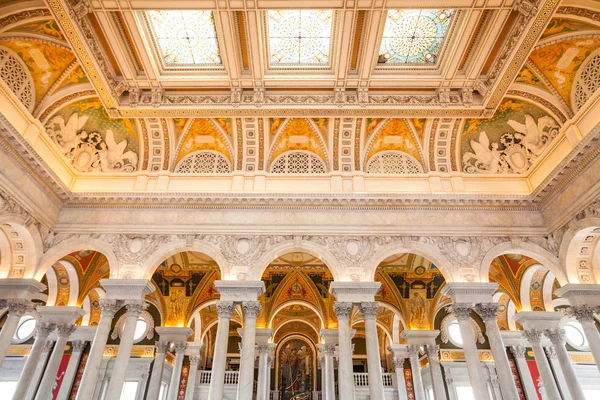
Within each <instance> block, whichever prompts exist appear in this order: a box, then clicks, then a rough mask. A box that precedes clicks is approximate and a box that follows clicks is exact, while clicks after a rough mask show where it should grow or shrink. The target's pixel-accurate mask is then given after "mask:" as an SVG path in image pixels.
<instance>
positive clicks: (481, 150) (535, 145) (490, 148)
mask: <svg viewBox="0 0 600 400" xmlns="http://www.w3.org/2000/svg"><path fill="white" fill-rule="evenodd" d="M506 124H507V125H508V126H510V127H511V128H512V129H513V130H514V132H505V133H504V134H503V135H502V136H501V137H500V143H497V142H496V143H490V139H489V137H488V135H487V133H486V132H485V131H481V132H480V133H479V141H475V140H471V142H470V144H471V149H473V152H466V153H465V154H463V157H462V162H463V168H464V171H465V172H468V173H485V174H499V173H504V174H510V173H512V174H514V173H516V174H519V173H523V172H526V171H527V170H528V169H529V167H531V165H532V164H533V162H534V161H535V160H536V159H537V158H538V157H539V156H540V155H541V154H542V153H543V151H544V150H545V149H546V148H547V147H548V146H549V145H550V142H551V141H552V139H554V138H555V137H556V135H557V134H558V131H559V129H560V127H559V125H558V124H557V123H556V121H555V120H554V119H553V118H552V117H549V116H543V117H540V118H538V120H537V122H536V121H535V119H534V117H533V116H531V115H525V116H524V122H519V121H515V120H513V119H511V120H508V121H507V122H506Z"/></svg>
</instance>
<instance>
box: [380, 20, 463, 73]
mask: <svg viewBox="0 0 600 400" xmlns="http://www.w3.org/2000/svg"><path fill="white" fill-rule="evenodd" d="M454 14H455V11H454V10H388V15H387V18H386V21H385V28H384V31H383V39H382V41H381V50H380V51H379V60H378V62H379V64H408V65H410V64H435V63H436V62H437V59H438V56H439V54H440V51H441V49H442V45H443V44H444V39H445V38H446V35H447V33H448V28H449V27H450V24H451V22H452V17H453V16H454Z"/></svg>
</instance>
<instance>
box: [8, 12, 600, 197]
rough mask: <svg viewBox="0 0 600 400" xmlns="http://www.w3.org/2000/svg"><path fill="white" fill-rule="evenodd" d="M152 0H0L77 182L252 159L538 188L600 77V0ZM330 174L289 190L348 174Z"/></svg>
mask: <svg viewBox="0 0 600 400" xmlns="http://www.w3.org/2000/svg"><path fill="white" fill-rule="evenodd" d="M151 6H152V7H151V8H148V7H149V6H148V3H147V2H144V1H141V0H128V1H122V2H118V3H117V2H114V1H109V0H99V1H87V0H69V1H66V0H48V1H47V2H46V3H44V2H42V1H39V0H27V1H16V0H2V1H0V77H1V78H2V81H3V82H2V83H1V84H0V85H1V87H0V89H2V92H3V93H4V95H5V96H6V98H7V100H8V103H7V104H10V105H11V107H12V108H9V109H6V110H3V111H4V112H5V116H6V118H7V119H8V120H9V122H11V123H13V125H14V126H16V125H17V124H16V123H14V122H13V120H14V118H12V117H11V115H13V114H17V113H20V114H19V115H24V116H25V117H27V116H29V118H31V120H32V121H33V125H34V126H35V127H36V128H35V129H39V131H40V132H39V137H40V139H41V141H40V140H38V139H37V136H36V140H37V143H35V146H34V148H35V149H36V150H37V151H38V153H39V154H40V155H41V158H42V159H43V160H44V161H45V162H46V163H48V164H49V165H50V166H51V168H52V170H53V171H54V172H55V173H56V174H57V175H58V176H59V179H61V180H62V181H63V183H65V185H66V186H68V187H69V189H70V190H72V191H74V192H94V191H105V192H136V191H142V192H143V191H157V190H158V191H161V190H162V191H165V190H166V191H173V192H181V191H190V182H192V181H190V180H189V179H190V177H194V179H195V180H194V181H193V185H194V187H195V188H197V187H201V186H202V185H196V184H197V183H200V182H202V183H205V184H206V186H203V187H205V189H194V190H201V191H213V192H214V191H219V192H226V191H246V190H247V189H248V187H249V186H248V185H249V183H248V182H249V181H248V180H247V179H248V178H249V177H252V179H254V181H253V182H252V188H251V189H250V191H261V190H266V191H275V192H278V191H279V192H281V191H290V189H289V187H287V186H285V185H283V184H281V185H283V186H280V183H278V182H280V181H277V180H275V181H273V180H268V179H271V178H269V177H272V176H285V177H286V178H289V177H290V176H291V177H294V176H297V175H301V176H303V177H317V178H319V177H328V178H332V176H334V175H338V176H342V178H344V177H348V178H349V179H352V178H353V177H356V176H361V177H365V179H367V180H365V182H364V183H362V184H361V183H357V182H359V181H356V180H353V181H352V182H350V183H348V185H351V186H352V189H351V190H350V191H354V192H357V191H367V192H368V191H376V192H386V191H389V190H400V189H398V188H394V189H391V188H392V187H394V186H393V185H392V186H390V185H387V184H386V182H387V181H381V180H379V181H369V180H368V179H369V177H382V176H390V175H391V176H393V177H395V178H402V177H407V176H414V177H415V178H419V179H422V180H421V181H419V180H418V179H417V180H415V179H413V180H412V181H410V183H409V185H408V186H407V187H409V188H410V190H408V189H407V190H408V191H409V192H432V191H433V192H435V191H438V192H439V191H442V192H443V191H456V192H474V193H500V194H507V193H513V194H519V195H528V194H530V193H531V192H532V190H533V189H534V188H535V184H533V183H532V182H530V181H526V180H520V179H521V178H523V179H526V178H528V177H529V176H530V174H531V173H532V171H533V170H534V169H536V168H534V167H536V166H539V165H540V164H541V163H542V162H543V161H544V160H547V159H550V156H549V154H550V153H551V152H552V151H553V148H554V147H556V142H557V141H558V140H562V136H564V130H565V127H567V126H568V125H569V124H570V123H572V121H574V118H576V117H577V115H579V114H581V113H582V112H583V111H584V109H585V108H586V107H587V106H588V105H589V103H590V102H591V101H592V100H591V99H592V98H593V97H594V93H595V92H596V91H597V88H598V86H599V85H600V83H599V82H600V76H599V75H600V74H599V73H598V65H600V11H598V9H595V8H594V7H595V6H594V5H590V4H588V3H585V4H583V3H582V4H580V5H578V4H574V3H572V2H571V3H568V4H566V3H565V4H563V5H560V4H559V3H558V1H557V0H547V1H540V2H535V1H534V2H529V1H527V0H520V1H517V2H513V1H509V0H505V1H502V0H497V1H489V2H471V3H465V2H459V1H457V0H452V1H451V0H446V1H438V0H436V1H434V3H431V4H428V7H429V6H430V7H432V8H431V9H429V10H410V9H407V4H406V2H403V1H401V0H388V1H386V2H384V1H377V0H372V1H371V0H367V1H353V0H347V1H339V0H320V1H310V0H307V1H302V2H297V4H294V6H295V7H297V8H296V9H295V10H282V9H278V8H277V6H278V4H277V3H273V2H271V1H266V0H257V1H238V2H234V1H206V2H196V1H188V2H186V1H181V2H178V3H177V4H176V7H177V9H173V3H172V2H164V1H156V2H152V5H151ZM317 7H318V9H317ZM596 8H597V7H596ZM166 9H168V11H166ZM596 97H597V96H596ZM594 101H595V100H594ZM11 118H12V119H11ZM15 118H16V117H15ZM20 133H21V134H23V135H25V136H26V135H27V134H28V133H27V132H25V129H24V131H23V132H20ZM559 138H560V139H559ZM42 142H43V146H42V144H41V143H42ZM36 146H37V147H36ZM563 156H564V152H563V154H562V155H561V157H563ZM553 160H555V161H556V162H555V164H557V163H558V161H560V159H556V158H554V159H553ZM98 174H103V175H110V176H112V177H114V180H111V181H106V180H103V179H98V178H96V177H97V176H99V175H98ZM153 174H155V175H153ZM265 174H266V175H267V178H268V179H267V184H265V183H262V184H261V183H260V181H258V180H256V176H258V175H260V176H264V175H265ZM307 174H308V175H307ZM440 174H442V175H440ZM443 174H450V175H448V176H451V179H450V178H449V180H448V181H447V182H445V181H444V180H443V179H441V178H440V176H442V177H443V176H444V175H443ZM236 175H237V176H241V177H245V178H242V179H237V180H236V178H235V176H236ZM490 175H499V176H501V177H503V178H504V179H505V180H504V181H502V182H504V184H505V185H506V186H502V187H501V185H489V184H485V183H482V182H485V181H482V180H481V179H480V177H481V176H487V177H489V176H490ZM161 177H162V178H161ZM210 177H221V178H215V179H212V178H211V179H209V178H210ZM222 177H227V179H225V180H223V178H222ZM161 179H162V180H161ZM219 179H221V180H219ZM319 179H322V178H319ZM432 179H433V180H432ZM538 181H539V179H538ZM315 182H317V181H315ZM319 182H321V183H318V182H317V183H314V182H313V183H314V184H311V185H307V186H302V185H299V186H296V187H295V188H294V189H293V190H295V191H321V192H322V191H325V192H329V191H348V185H347V184H346V182H345V181H344V180H343V179H342V181H341V182H339V183H336V181H335V179H330V180H329V181H328V182H326V183H323V182H324V181H319ZM371 182H373V183H371ZM538 183H539V182H538ZM261 185H262V186H261ZM361 185H362V186H361ZM338 186H339V187H338ZM400 191H401V190H400Z"/></svg>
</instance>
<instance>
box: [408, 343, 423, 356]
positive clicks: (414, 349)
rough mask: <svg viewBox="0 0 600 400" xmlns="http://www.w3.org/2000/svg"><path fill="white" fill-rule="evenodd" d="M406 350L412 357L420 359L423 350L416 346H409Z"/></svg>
mask: <svg viewBox="0 0 600 400" xmlns="http://www.w3.org/2000/svg"><path fill="white" fill-rule="evenodd" d="M406 349H407V350H408V355H409V356H410V357H413V356H414V357H419V352H420V351H421V349H420V348H419V346H417V345H416V344H409V345H408V347H407V348H406Z"/></svg>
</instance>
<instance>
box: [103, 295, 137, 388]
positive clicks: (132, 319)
mask: <svg viewBox="0 0 600 400" xmlns="http://www.w3.org/2000/svg"><path fill="white" fill-rule="evenodd" d="M125 307H127V316H126V318H125V325H124V326H123V332H121V341H120V342H119V350H118V352H117V357H116V359H115V364H114V366H113V369H112V372H111V375H110V382H109V383H108V390H107V392H106V398H107V399H120V398H121V392H122V391H123V384H124V383H125V375H126V373H127V367H128V366H129V360H130V359H131V350H132V349H133V339H134V335H135V327H136V325H137V321H138V318H139V317H140V314H141V313H142V311H143V310H144V309H145V308H146V303H145V302H144V300H127V301H126V303H125Z"/></svg>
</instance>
